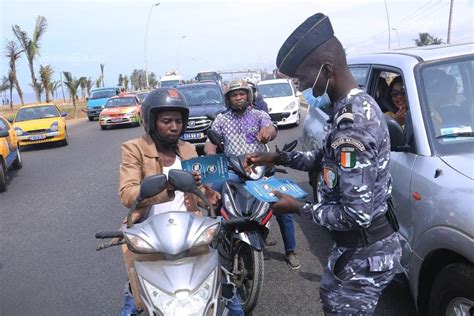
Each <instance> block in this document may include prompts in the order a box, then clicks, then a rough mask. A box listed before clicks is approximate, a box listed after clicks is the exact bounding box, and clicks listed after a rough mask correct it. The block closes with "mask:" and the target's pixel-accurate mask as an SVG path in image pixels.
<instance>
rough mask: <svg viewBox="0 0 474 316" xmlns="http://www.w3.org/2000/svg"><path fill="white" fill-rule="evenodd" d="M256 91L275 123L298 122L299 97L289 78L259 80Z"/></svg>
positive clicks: (287, 123)
mask: <svg viewBox="0 0 474 316" xmlns="http://www.w3.org/2000/svg"><path fill="white" fill-rule="evenodd" d="M257 93H258V94H259V95H260V96H262V97H263V100H265V102H266V103H267V105H268V114H270V117H271V119H272V121H273V122H274V123H275V124H277V125H289V124H292V125H294V126H298V125H299V124H300V98H299V93H298V92H297V91H296V87H295V85H294V84H293V82H292V81H291V80H290V79H273V80H264V81H260V82H259V83H258V84H257Z"/></svg>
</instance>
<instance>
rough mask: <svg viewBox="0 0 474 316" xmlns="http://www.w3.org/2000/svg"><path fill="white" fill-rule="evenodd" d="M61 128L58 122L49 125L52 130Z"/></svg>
mask: <svg viewBox="0 0 474 316" xmlns="http://www.w3.org/2000/svg"><path fill="white" fill-rule="evenodd" d="M58 129H59V125H58V122H53V124H51V126H50V127H49V130H50V131H51V132H57V131H58Z"/></svg>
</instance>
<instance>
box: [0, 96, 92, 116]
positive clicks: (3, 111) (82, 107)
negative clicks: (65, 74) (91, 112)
mask: <svg viewBox="0 0 474 316" xmlns="http://www.w3.org/2000/svg"><path fill="white" fill-rule="evenodd" d="M53 103H54V104H56V105H57V106H58V108H59V111H61V112H66V113H67V116H66V120H70V119H76V118H83V117H87V114H86V107H87V106H86V102H84V101H78V102H76V110H75V111H74V106H73V105H72V104H70V103H63V102H62V100H55V101H53ZM30 104H35V103H28V104H25V105H30ZM20 107H21V105H14V106H13V109H10V107H7V106H5V107H2V108H0V115H3V116H4V117H6V118H7V119H10V118H14V117H15V115H16V113H17V112H18V109H19V108H20Z"/></svg>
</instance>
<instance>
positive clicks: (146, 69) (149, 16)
mask: <svg viewBox="0 0 474 316" xmlns="http://www.w3.org/2000/svg"><path fill="white" fill-rule="evenodd" d="M159 5H160V3H159V2H158V3H155V4H152V5H151V7H150V12H149V13H148V21H147V23H146V32H145V78H146V88H147V89H149V88H150V83H149V81H148V67H147V60H146V44H147V40H148V27H149V26H150V18H151V11H152V10H153V7H156V6H159Z"/></svg>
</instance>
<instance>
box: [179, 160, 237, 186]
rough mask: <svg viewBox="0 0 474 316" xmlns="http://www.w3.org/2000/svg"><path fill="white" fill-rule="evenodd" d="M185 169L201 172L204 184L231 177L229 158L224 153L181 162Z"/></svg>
mask: <svg viewBox="0 0 474 316" xmlns="http://www.w3.org/2000/svg"><path fill="white" fill-rule="evenodd" d="M181 166H182V168H183V170H186V171H189V172H192V171H199V172H201V178H202V180H201V182H202V183H203V184H208V183H214V182H222V181H226V180H227V179H228V178H229V171H228V169H227V159H226V157H225V155H224V154H219V155H209V156H202V157H197V158H193V159H189V160H183V161H182V162H181Z"/></svg>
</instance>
